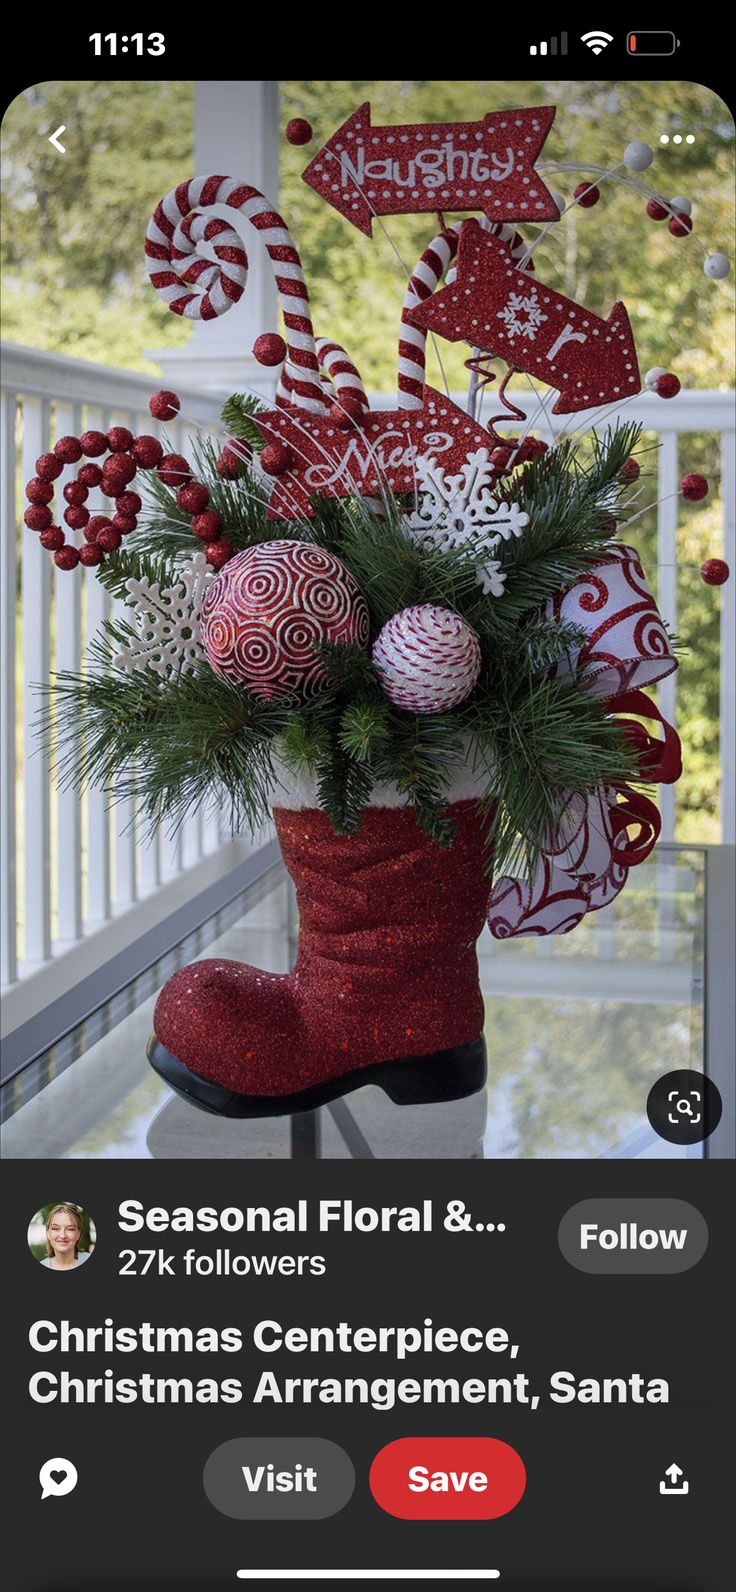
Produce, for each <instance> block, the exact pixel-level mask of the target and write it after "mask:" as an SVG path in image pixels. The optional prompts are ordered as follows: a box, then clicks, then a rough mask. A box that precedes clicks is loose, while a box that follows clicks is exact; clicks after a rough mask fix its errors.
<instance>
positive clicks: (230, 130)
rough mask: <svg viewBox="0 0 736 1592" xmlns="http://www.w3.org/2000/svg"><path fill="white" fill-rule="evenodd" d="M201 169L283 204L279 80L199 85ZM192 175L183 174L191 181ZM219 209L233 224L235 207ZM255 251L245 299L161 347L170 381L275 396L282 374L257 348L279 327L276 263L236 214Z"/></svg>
mask: <svg viewBox="0 0 736 1592" xmlns="http://www.w3.org/2000/svg"><path fill="white" fill-rule="evenodd" d="M195 88H196V95H195V112H194V115H195V129H194V131H195V170H194V172H193V173H191V175H192V176H194V175H196V176H206V175H209V174H211V173H215V172H216V173H218V174H220V175H221V176H223V177H237V178H239V179H240V180H241V181H242V182H249V183H252V184H253V186H254V187H255V188H260V190H261V192H262V193H264V194H266V196H267V198H268V199H270V200H272V201H273V203H274V205H278V186H279V136H280V135H279V85H278V82H277V81H274V82H265V81H263V80H257V79H240V80H238V81H232V82H230V81H225V82H223V81H220V80H218V81H216V82H209V81H201V82H197V84H196V85H195ZM189 175H190V173H188V172H186V171H182V173H181V177H182V180H184V179H185V178H186V177H187V176H189ZM216 213H217V214H219V215H223V216H225V217H226V218H227V219H228V220H229V221H230V222H231V224H232V223H233V211H232V210H228V209H227V208H226V207H224V206H218V209H217V212H216ZM234 224H235V226H236V228H237V229H238V230H239V231H240V232H241V233H242V237H243V241H244V243H245V248H246V253H247V255H248V268H249V269H248V281H247V284H246V287H245V291H244V293H243V296H242V298H241V299H240V301H239V302H238V303H237V304H236V305H235V306H234V307H233V309H231V310H228V312H227V314H226V315H220V316H218V317H217V319H216V320H213V321H196V322H194V324H193V332H192V339H191V342H190V343H189V344H188V346H187V347H186V348H171V349H156V350H155V351H153V352H152V354H151V358H152V359H156V360H158V361H159V363H160V364H161V367H162V369H163V373H164V378H165V380H166V382H167V383H169V382H170V384H171V386H172V387H173V388H174V389H176V386H177V383H180V384H181V385H182V386H183V387H189V388H193V389H194V390H195V391H196V390H199V391H200V392H208V393H218V394H223V395H227V394H229V393H231V392H243V391H245V390H247V389H250V390H251V391H255V392H258V393H262V394H263V395H264V396H265V397H267V398H269V399H270V398H272V397H273V393H274V389H275V381H276V374H275V372H274V371H273V370H268V369H266V368H265V367H264V366H263V365H259V364H258V362H257V361H256V360H255V359H254V358H253V355H252V353H251V349H252V347H253V343H254V342H255V339H256V337H257V336H258V335H259V333H260V332H271V331H276V329H277V296H276V287H275V284H274V279H273V267H272V265H271V262H270V260H269V258H268V255H267V254H266V251H265V249H264V248H263V245H262V244H261V242H260V240H259V238H258V235H257V233H256V232H255V230H254V228H253V227H251V226H249V225H248V223H247V222H240V221H238V220H237V219H236V221H235V223H234Z"/></svg>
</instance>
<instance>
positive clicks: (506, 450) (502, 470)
mask: <svg viewBox="0 0 736 1592" xmlns="http://www.w3.org/2000/svg"><path fill="white" fill-rule="evenodd" d="M548 449H549V443H547V442H543V441H542V438H541V437H525V438H524V440H523V442H518V441H516V440H515V439H514V438H513V437H509V440H508V442H504V443H502V444H501V446H500V447H498V448H494V450H493V453H492V454H491V464H492V465H493V467H494V469H495V470H496V471H497V472H498V474H499V475H508V473H509V470H515V469H516V467H517V465H519V464H528V463H529V460H530V459H539V458H541V456H542V454H543V453H547V451H548Z"/></svg>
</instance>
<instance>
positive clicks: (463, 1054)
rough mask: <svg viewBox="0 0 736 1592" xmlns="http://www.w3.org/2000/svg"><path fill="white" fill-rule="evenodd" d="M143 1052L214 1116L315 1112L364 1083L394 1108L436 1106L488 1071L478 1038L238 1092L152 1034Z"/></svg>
mask: <svg viewBox="0 0 736 1592" xmlns="http://www.w3.org/2000/svg"><path fill="white" fill-rule="evenodd" d="M146 1054H147V1056H148V1060H149V1062H150V1063H151V1066H152V1067H153V1069H154V1072H157V1073H158V1075H159V1077H160V1078H164V1079H165V1081H166V1083H167V1084H169V1086H170V1088H172V1089H173V1090H174V1092H175V1094H178V1095H180V1096H181V1098H182V1100H188V1101H189V1103H190V1104H191V1105H193V1106H199V1108H200V1110H202V1111H209V1112H211V1113H212V1114H213V1115H214V1116H218V1117H242V1118H246V1117H284V1116H290V1115H292V1114H293V1113H294V1112H299V1111H316V1110H317V1109H318V1107H319V1106H326V1105H329V1103H330V1101H331V1100H339V1099H340V1096H341V1095H346V1094H350V1093H351V1092H352V1090H353V1089H363V1088H365V1086H366V1084H376V1085H377V1086H378V1088H379V1089H383V1090H384V1092H385V1093H386V1094H387V1095H388V1097H389V1099H390V1100H393V1102H394V1105H397V1106H418V1105H440V1104H441V1103H442V1102H443V1101H446V1100H466V1099H467V1098H468V1096H469V1095H474V1094H477V1093H478V1090H479V1089H482V1088H483V1086H484V1084H485V1082H486V1076H487V1071H488V1064H487V1058H486V1042H485V1039H483V1037H482V1036H481V1038H480V1039H474V1040H470V1041H469V1042H468V1043H467V1044H465V1045H453V1046H451V1048H450V1049H449V1050H436V1051H434V1052H433V1053H432V1054H431V1055H429V1056H404V1057H403V1058H402V1059H401V1060H400V1061H379V1062H375V1063H373V1064H372V1065H370V1066H367V1067H359V1068H357V1069H356V1071H355V1072H348V1073H344V1074H343V1076H342V1077H341V1078H334V1079H330V1080H326V1081H325V1082H324V1083H320V1084H314V1085H313V1086H312V1088H311V1089H300V1090H298V1091H297V1092H296V1093H295V1094H288V1095H243V1094H236V1092H235V1091H234V1090H233V1089H225V1088H224V1087H223V1085H222V1084H219V1083H213V1082H212V1081H211V1079H209V1078H201V1077H200V1076H199V1073H196V1072H192V1071H191V1069H190V1068H189V1067H185V1066H184V1064H183V1062H181V1061H178V1060H177V1058H176V1056H172V1055H171V1052H170V1051H168V1050H166V1049H165V1048H164V1046H163V1045H162V1044H160V1042H159V1040H158V1039H157V1038H156V1036H155V1034H152V1035H151V1038H150V1039H149V1041H148V1047H147V1052H146Z"/></svg>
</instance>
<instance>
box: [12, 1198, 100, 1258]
mask: <svg viewBox="0 0 736 1592" xmlns="http://www.w3.org/2000/svg"><path fill="white" fill-rule="evenodd" d="M95 1241H96V1233H95V1225H94V1222H93V1221H92V1218H91V1217H90V1216H89V1214H88V1212H87V1211H84V1210H82V1207H81V1206H80V1205H72V1204H69V1203H64V1204H57V1205H42V1207H41V1209H40V1211H37V1212H36V1214H35V1216H34V1217H33V1219H32V1221H31V1223H30V1226H29V1228H28V1247H29V1249H30V1251H31V1254H32V1255H33V1256H34V1259H35V1260H37V1261H39V1262H40V1264H41V1265H42V1266H44V1267H45V1268H46V1269H47V1270H48V1271H75V1270H76V1268H77V1267H78V1266H83V1265H84V1263H85V1261H87V1260H89V1258H90V1255H91V1254H92V1251H93V1249H94V1247H95Z"/></svg>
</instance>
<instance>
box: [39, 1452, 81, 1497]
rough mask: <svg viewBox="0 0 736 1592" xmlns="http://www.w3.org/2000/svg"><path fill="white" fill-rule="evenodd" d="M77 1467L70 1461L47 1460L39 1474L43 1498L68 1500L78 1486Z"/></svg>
mask: <svg viewBox="0 0 736 1592" xmlns="http://www.w3.org/2000/svg"><path fill="white" fill-rule="evenodd" d="M77 1479H78V1478H77V1467H76V1465H73V1464H72V1462H71V1460H70V1459H47V1460H46V1462H45V1464H43V1465H42V1466H41V1469H40V1471H39V1473H38V1480H39V1482H40V1485H41V1498H42V1499H43V1498H66V1495H67V1493H70V1492H74V1488H75V1487H76V1485H77Z"/></svg>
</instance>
